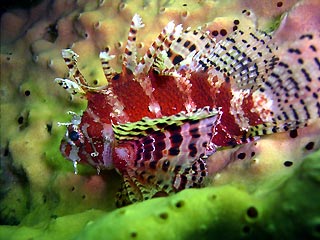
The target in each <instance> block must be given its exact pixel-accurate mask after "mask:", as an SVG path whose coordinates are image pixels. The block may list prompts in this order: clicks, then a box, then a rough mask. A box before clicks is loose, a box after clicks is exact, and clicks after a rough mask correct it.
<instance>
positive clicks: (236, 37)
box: [198, 29, 278, 91]
mask: <svg viewBox="0 0 320 240" xmlns="http://www.w3.org/2000/svg"><path fill="white" fill-rule="evenodd" d="M270 41H271V36H270V35H268V34H266V33H264V32H261V31H259V30H252V29H247V30H243V31H242V30H237V31H235V32H233V33H232V34H230V35H229V36H228V37H226V38H225V39H223V40H221V41H219V42H218V43H217V44H216V46H215V48H213V49H212V51H211V52H210V54H209V57H206V58H204V59H199V60H198V62H199V67H202V68H204V69H207V68H211V69H212V70H211V71H219V72H221V73H223V74H226V75H227V76H228V77H229V79H231V83H232V86H233V87H234V88H236V89H249V90H251V91H254V90H256V89H258V88H259V87H260V85H261V83H263V82H264V81H265V80H266V78H267V75H268V73H269V72H270V71H271V70H272V69H273V68H274V66H275V64H276V63H277V60H278V58H277V57H276V56H275V53H274V52H275V49H276V47H275V46H274V45H273V44H271V43H270Z"/></svg>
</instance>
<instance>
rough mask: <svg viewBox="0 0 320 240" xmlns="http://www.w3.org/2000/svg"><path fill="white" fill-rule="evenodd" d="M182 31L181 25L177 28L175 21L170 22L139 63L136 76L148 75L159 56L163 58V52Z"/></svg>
mask: <svg viewBox="0 0 320 240" xmlns="http://www.w3.org/2000/svg"><path fill="white" fill-rule="evenodd" d="M181 31H182V26H181V25H177V26H175V24H174V22H173V21H171V22H169V23H168V24H167V25H166V26H165V27H164V28H163V30H162V31H161V33H160V34H159V35H158V37H157V38H156V40H155V41H154V42H153V43H152V45H151V46H150V48H149V49H148V50H147V52H146V54H145V55H144V56H143V57H142V59H141V60H140V62H139V63H138V65H137V67H136V69H135V75H138V74H140V73H144V74H147V73H148V72H149V71H150V68H151V66H152V65H153V64H154V60H155V59H156V58H157V56H161V52H162V51H163V50H165V49H168V48H169V47H170V45H171V43H172V41H174V40H175V39H176V38H178V37H179V36H180V35H181Z"/></svg>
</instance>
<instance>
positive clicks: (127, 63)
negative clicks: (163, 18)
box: [122, 14, 144, 72]
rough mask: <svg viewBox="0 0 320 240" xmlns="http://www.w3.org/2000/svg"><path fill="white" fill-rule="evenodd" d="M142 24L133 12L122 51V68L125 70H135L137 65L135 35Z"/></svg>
mask: <svg viewBox="0 0 320 240" xmlns="http://www.w3.org/2000/svg"><path fill="white" fill-rule="evenodd" d="M143 27H144V24H143V23H142V19H141V17H140V16H139V15H138V14H135V15H134V16H133V18H132V21H131V25H130V30H129V34H128V40H127V45H126V48H125V51H124V56H123V62H122V68H123V70H125V69H126V68H127V69H129V70H131V71H132V72H134V71H135V68H136V67H137V46H136V35H137V32H138V29H140V28H143Z"/></svg>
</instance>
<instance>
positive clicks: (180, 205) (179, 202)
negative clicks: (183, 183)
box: [175, 200, 185, 208]
mask: <svg viewBox="0 0 320 240" xmlns="http://www.w3.org/2000/svg"><path fill="white" fill-rule="evenodd" d="M184 204H185V203H184V201H182V200H180V201H178V202H176V204H175V206H176V208H182V207H183V206H184Z"/></svg>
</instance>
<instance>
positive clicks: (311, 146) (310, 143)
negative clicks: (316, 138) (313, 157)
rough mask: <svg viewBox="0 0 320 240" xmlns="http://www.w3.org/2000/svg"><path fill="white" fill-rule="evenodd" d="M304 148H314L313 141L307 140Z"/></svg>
mask: <svg viewBox="0 0 320 240" xmlns="http://www.w3.org/2000/svg"><path fill="white" fill-rule="evenodd" d="M305 148H306V150H309V151H310V150H312V149H313V148H314V142H309V143H308V144H307V145H306V146H305Z"/></svg>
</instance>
